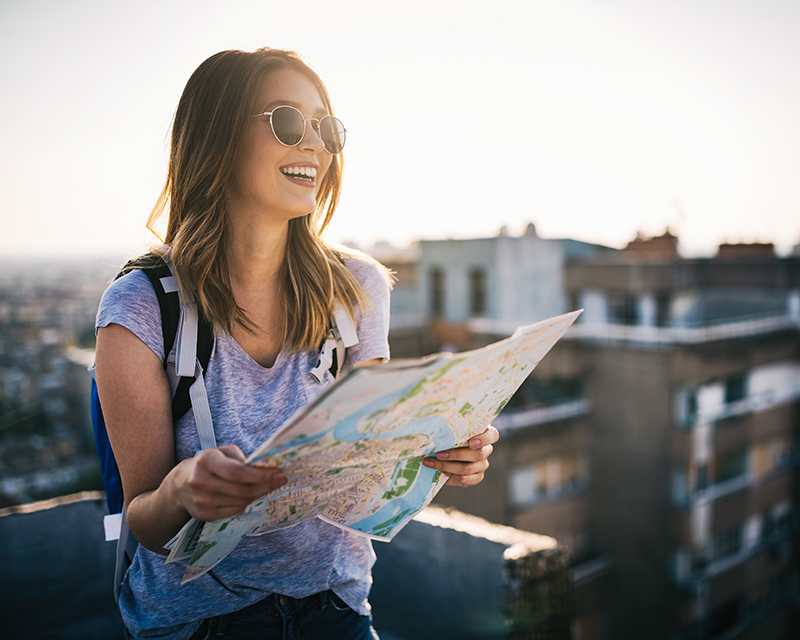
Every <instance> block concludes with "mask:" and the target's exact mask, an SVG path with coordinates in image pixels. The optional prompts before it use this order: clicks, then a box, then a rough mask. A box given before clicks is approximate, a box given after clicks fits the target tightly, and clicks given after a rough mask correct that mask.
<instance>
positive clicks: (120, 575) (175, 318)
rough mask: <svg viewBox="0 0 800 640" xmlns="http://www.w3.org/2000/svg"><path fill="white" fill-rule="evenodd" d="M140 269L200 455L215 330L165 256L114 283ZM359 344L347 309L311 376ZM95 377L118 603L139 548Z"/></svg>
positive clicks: (340, 312)
mask: <svg viewBox="0 0 800 640" xmlns="http://www.w3.org/2000/svg"><path fill="white" fill-rule="evenodd" d="M134 269H141V270H142V271H144V273H145V274H146V275H147V278H148V279H149V280H150V283H151V284H152V286H153V289H154V290H155V293H156V298H157V300H158V306H159V311H160V314H161V331H162V335H163V338H164V363H165V365H164V366H165V368H166V370H167V378H168V379H169V383H170V388H171V390H172V421H173V424H174V423H176V422H177V421H178V420H179V419H180V418H181V417H183V416H184V415H185V414H186V413H187V412H188V410H189V408H190V407H191V408H192V410H193V411H194V417H195V423H196V425H197V431H198V436H199V438H200V447H201V449H207V448H209V447H215V446H216V438H215V436H214V426H213V422H212V419H211V411H210V409H209V406H208V396H207V395H206V389H205V381H204V379H203V371H205V369H206V368H207V367H208V363H209V360H210V359H211V352H212V350H213V347H214V332H213V327H212V326H211V324H210V323H209V322H208V321H207V320H205V318H203V316H202V314H199V313H198V310H197V307H196V305H195V303H194V301H193V299H192V297H191V296H190V295H188V296H187V295H185V293H184V292H182V291H181V290H180V287H179V286H178V280H177V278H176V277H175V274H174V272H173V268H172V264H171V263H170V262H169V261H168V260H167V259H165V258H164V257H162V256H159V255H156V254H153V253H147V254H145V255H143V256H140V257H138V258H134V259H133V260H130V261H129V262H128V263H127V264H126V265H125V266H124V267H123V268H122V270H121V271H120V272H119V273H118V274H117V276H116V278H115V280H116V279H118V278H121V277H122V276H124V275H126V274H128V273H130V272H131V271H133V270H134ZM357 343H358V337H357V335H356V331H355V327H354V326H353V321H352V319H351V318H350V316H349V314H348V313H347V312H346V311H345V310H344V309H343V308H339V309H337V311H336V313H335V315H334V318H332V319H331V325H330V329H329V332H328V338H327V339H326V340H325V341H324V342H323V345H322V348H321V351H320V357H319V360H318V361H317V364H316V366H315V367H314V368H313V369H312V370H311V371H310V373H311V374H312V375H313V376H314V377H316V378H317V380H319V381H322V378H323V376H324V375H325V371H330V372H331V374H333V376H334V377H337V376H338V374H339V373H340V372H341V369H342V367H341V366H340V364H344V358H345V349H346V348H347V347H351V346H353V345H355V344H357ZM91 372H92V389H91V415H92V426H93V428H94V434H95V445H96V448H97V454H98V457H99V458H100V469H101V472H102V477H103V485H104V487H105V489H106V503H107V505H108V513H109V515H107V516H105V518H104V523H103V524H104V528H105V534H106V541H113V540H117V566H116V571H115V576H114V598H115V600H118V599H119V589H120V588H121V586H122V580H123V579H124V577H125V571H126V570H127V568H128V567H129V566H130V564H131V562H132V561H133V556H134V554H135V553H136V549H137V547H138V542H137V541H136V539H135V538H134V536H133V535H132V534H131V533H130V529H129V528H128V526H127V520H126V519H125V509H124V500H123V495H122V481H121V478H120V475H119V468H118V467H117V462H116V459H115V457H114V452H113V450H112V449H111V443H110V442H109V440H108V433H107V431H106V424H105V419H104V418H103V410H102V407H101V406H100V398H99V396H98V393H97V383H96V382H95V379H94V367H92V368H91Z"/></svg>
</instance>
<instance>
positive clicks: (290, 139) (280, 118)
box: [270, 107, 303, 147]
mask: <svg viewBox="0 0 800 640" xmlns="http://www.w3.org/2000/svg"><path fill="white" fill-rule="evenodd" d="M270 122H271V123H272V131H274V132H275V137H276V138H277V139H278V140H279V141H280V142H281V143H283V144H285V145H286V146H287V147H293V146H294V145H296V144H297V143H298V142H300V140H302V139H303V114H301V113H300V112H299V111H298V110H297V109H293V108H292V107H276V108H275V109H273V110H272V115H271V116H270Z"/></svg>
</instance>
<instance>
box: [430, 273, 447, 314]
mask: <svg viewBox="0 0 800 640" xmlns="http://www.w3.org/2000/svg"><path fill="white" fill-rule="evenodd" d="M428 280H429V284H430V296H431V298H430V305H431V315H432V316H434V317H435V318H438V317H441V316H443V315H444V269H442V268H441V267H433V269H431V270H430V272H429V274H428Z"/></svg>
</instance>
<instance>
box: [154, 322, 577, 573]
mask: <svg viewBox="0 0 800 640" xmlns="http://www.w3.org/2000/svg"><path fill="white" fill-rule="evenodd" d="M580 313H581V312H580V311H573V312H572V313H567V314H564V315H561V316H557V317H555V318H551V319H549V320H544V321H542V322H539V323H536V324H533V325H529V326H526V327H520V328H519V329H517V331H516V332H515V333H514V335H513V336H511V337H510V338H506V339H505V340H501V341H499V342H495V343H493V344H491V345H489V346H486V347H483V348H481V349H476V350H474V351H468V352H464V353H457V354H453V353H444V354H438V355H434V356H428V357H426V358H419V359H410V360H398V361H393V362H389V363H385V364H379V365H369V366H363V367H355V368H354V369H352V370H351V371H349V372H348V373H347V374H346V375H344V376H343V377H342V378H340V379H339V380H337V381H336V382H335V383H333V384H332V385H331V386H330V387H328V389H326V390H325V391H324V392H323V393H322V394H321V395H320V396H319V397H318V398H316V399H315V400H314V401H312V402H311V403H310V404H309V405H308V406H306V407H304V408H303V409H302V410H301V411H299V412H298V413H297V414H296V415H295V416H294V417H293V418H292V419H291V420H289V421H288V422H287V423H286V424H285V425H284V426H283V427H282V428H280V429H279V430H278V431H277V432H276V433H275V434H274V435H273V436H272V437H271V438H270V439H268V440H267V441H266V442H265V443H264V444H263V445H261V446H260V447H259V448H258V449H257V450H256V451H255V452H254V453H253V454H252V455H251V456H250V457H249V458H248V462H249V463H251V464H259V463H261V464H264V463H274V464H275V465H277V466H278V467H279V468H280V469H281V470H282V471H283V473H284V474H285V475H286V478H287V483H286V484H285V485H284V486H282V487H281V488H280V489H277V490H276V491H274V492H272V493H270V494H269V495H267V496H264V497H263V498H260V499H259V500H256V501H255V502H253V503H252V504H251V505H250V506H249V507H248V508H247V509H245V511H243V512H242V513H240V514H239V515H237V516H233V517H230V518H226V519H224V520H219V521H217V522H209V523H201V522H198V521H196V520H191V521H190V522H189V523H187V525H186V526H185V527H184V528H183V529H182V530H181V531H180V532H179V534H178V535H177V536H176V538H175V539H174V540H173V541H172V543H171V545H170V548H171V552H170V555H169V557H168V558H167V562H175V561H178V560H186V559H188V560H189V566H188V569H187V571H186V573H185V574H184V577H183V581H182V583H186V582H188V581H190V580H193V579H195V578H197V577H199V576H201V575H203V574H204V573H206V572H207V571H208V570H210V569H211V568H213V567H214V566H215V565H216V564H217V563H219V562H220V561H221V560H222V559H223V558H225V556H227V555H228V554H229V553H230V552H231V551H232V550H233V549H234V548H235V547H236V545H237V544H238V543H239V541H240V540H241V539H242V538H243V537H244V536H247V535H262V534H265V533H269V532H270V531H275V530H277V529H280V528H283V527H289V526H292V525H295V524H297V523H299V522H302V521H303V520H306V519H308V518H314V517H318V518H322V519H323V520H325V521H327V522H330V523H332V524H335V525H337V526H340V527H346V528H348V529H349V530H352V531H355V532H358V533H360V534H363V535H366V536H369V537H371V538H373V539H377V540H384V541H389V540H391V539H392V538H393V537H394V536H395V535H396V534H397V532H398V531H400V529H402V528H403V526H404V525H405V524H406V523H407V522H408V521H409V520H411V518H413V517H414V515H415V514H417V513H418V512H419V511H421V510H422V509H423V508H424V507H426V506H427V505H428V504H429V503H430V501H431V500H432V499H433V497H434V496H435V495H436V493H437V491H438V490H439V489H440V488H441V487H442V486H443V485H444V483H445V482H446V481H447V476H446V475H444V474H442V473H440V472H438V471H435V470H433V469H428V468H427V467H425V466H424V465H423V464H422V459H423V458H424V457H425V456H432V455H434V454H435V453H436V452H437V451H443V450H446V449H452V448H455V447H462V446H466V445H467V443H468V442H469V440H470V438H472V437H473V436H476V435H480V434H481V433H483V432H484V431H485V430H486V428H487V427H488V426H489V425H490V424H491V421H492V419H493V418H494V417H495V416H497V415H498V414H499V413H500V412H501V411H502V410H503V408H504V407H505V405H506V404H507V403H508V401H509V400H510V399H511V396H513V395H514V392H515V391H516V390H517V389H518V388H519V386H520V385H521V384H522V382H523V380H525V378H526V377H527V376H528V375H529V374H530V373H531V371H533V369H534V367H536V365H537V364H539V361H540V360H541V359H542V358H543V357H544V355H545V354H546V353H547V352H548V351H549V350H550V348H551V347H552V346H553V345H554V344H555V343H556V342H557V341H558V339H559V338H560V337H561V336H562V335H563V334H564V332H565V331H566V330H567V328H568V327H569V326H570V325H571V324H572V323H573V322H574V321H575V319H576V318H577V317H578V315H579V314H580Z"/></svg>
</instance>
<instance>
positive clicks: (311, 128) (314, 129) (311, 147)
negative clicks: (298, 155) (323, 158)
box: [300, 118, 325, 153]
mask: <svg viewBox="0 0 800 640" xmlns="http://www.w3.org/2000/svg"><path fill="white" fill-rule="evenodd" d="M300 147H301V148H302V149H304V150H307V151H311V152H312V153H321V152H322V151H323V150H324V149H325V143H324V142H323V141H322V138H321V137H320V135H319V120H317V119H316V118H308V119H307V120H306V121H305V130H304V131H303V139H302V140H301V141H300Z"/></svg>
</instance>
